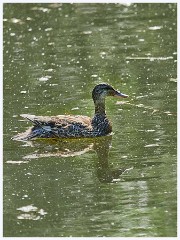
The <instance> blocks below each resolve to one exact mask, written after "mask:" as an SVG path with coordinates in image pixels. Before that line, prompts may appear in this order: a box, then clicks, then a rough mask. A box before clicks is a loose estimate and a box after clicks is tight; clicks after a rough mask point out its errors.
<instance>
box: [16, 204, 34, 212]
mask: <svg viewBox="0 0 180 240" xmlns="http://www.w3.org/2000/svg"><path fill="white" fill-rule="evenodd" d="M17 210H19V211H22V212H32V211H37V210H38V208H37V207H35V206H33V205H27V206H23V207H20V208H17Z"/></svg>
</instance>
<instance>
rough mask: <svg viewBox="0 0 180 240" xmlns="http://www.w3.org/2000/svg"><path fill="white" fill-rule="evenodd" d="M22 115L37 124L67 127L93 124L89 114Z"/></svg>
mask: <svg viewBox="0 0 180 240" xmlns="http://www.w3.org/2000/svg"><path fill="white" fill-rule="evenodd" d="M20 116H21V117H23V118H26V119H28V120H29V121H31V122H32V123H33V125H35V126H54V127H55V126H56V127H62V126H64V127H65V126H67V125H71V124H82V125H84V126H86V127H88V126H90V125H91V118H90V117H87V116H79V115H57V116H35V115H30V114H21V115H20Z"/></svg>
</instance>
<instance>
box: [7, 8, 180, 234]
mask: <svg viewBox="0 0 180 240" xmlns="http://www.w3.org/2000/svg"><path fill="white" fill-rule="evenodd" d="M176 27H177V25H176V4H147V3H146V4H128V5H121V4H59V3H56V4H50V3H49V4H7V3H6V4H4V39H3V40H4V85H3V87H4V236H6V237H62V236H73V237H80V236H84V237H89V236H93V237H97V236H107V237H140V236H141V237H175V236H176V234H177V233H176V213H177V209H176V82H177V75H176V74H177V73H176V64H177V62H176V57H177V49H176V48H177V46H176V44H177V43H176ZM101 82H107V83H109V84H111V85H113V86H114V87H115V88H117V89H119V90H121V91H122V92H123V93H126V94H128V95H129V98H128V99H126V100H123V101H118V100H117V99H112V98H108V99H107V101H106V110H107V115H108V117H109V119H111V121H112V125H113V133H114V134H113V135H112V136H109V137H104V138H99V139H84V140H63V141H51V140H49V141H33V142H27V143H22V142H16V141H12V140H11V137H12V136H14V135H15V134H17V132H23V131H24V130H25V129H26V128H27V127H28V126H30V125H31V124H30V123H27V122H26V121H22V119H21V118H20V116H19V114H22V113H29V114H36V115H58V114H79V115H88V116H92V115H93V113H94V106H93V102H92V99H91V91H92V88H93V87H94V85H96V84H98V83H101ZM10 226H11V227H10Z"/></svg>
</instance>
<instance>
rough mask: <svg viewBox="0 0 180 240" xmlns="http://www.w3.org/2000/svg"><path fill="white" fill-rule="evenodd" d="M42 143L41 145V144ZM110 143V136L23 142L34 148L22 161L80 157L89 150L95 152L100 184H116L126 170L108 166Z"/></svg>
mask: <svg viewBox="0 0 180 240" xmlns="http://www.w3.org/2000/svg"><path fill="white" fill-rule="evenodd" d="M42 142H43V144H42ZM111 143H112V136H111V135H110V136H106V137H99V138H91V139H90V138H89V139H88V138H87V139H68V140H65V139H64V140H61V141H60V140H56V139H49V140H47V139H45V140H37V141H28V142H25V145H27V144H28V145H29V146H32V147H36V149H38V150H36V151H35V152H34V153H32V154H29V155H26V156H24V157H23V159H24V160H30V159H37V158H42V157H43V158H44V157H62V158H65V157H74V156H78V155H82V154H84V153H87V152H89V151H91V150H95V152H96V153H97V157H98V160H97V166H96V168H97V177H98V179H99V181H100V182H106V183H110V182H117V181H119V180H120V179H119V178H120V175H121V174H122V173H123V172H124V171H125V170H126V168H117V169H112V166H110V164H109V159H108V156H109V149H110V147H111Z"/></svg>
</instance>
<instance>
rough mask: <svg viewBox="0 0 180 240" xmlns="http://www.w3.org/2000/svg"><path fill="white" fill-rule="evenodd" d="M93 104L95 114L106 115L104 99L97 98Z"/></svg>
mask: <svg viewBox="0 0 180 240" xmlns="http://www.w3.org/2000/svg"><path fill="white" fill-rule="evenodd" d="M94 105H95V115H97V114H98V115H106V112H105V99H104V98H103V99H98V100H96V101H94Z"/></svg>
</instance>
